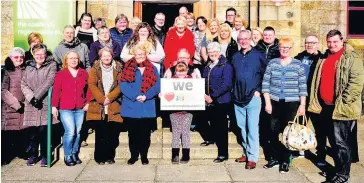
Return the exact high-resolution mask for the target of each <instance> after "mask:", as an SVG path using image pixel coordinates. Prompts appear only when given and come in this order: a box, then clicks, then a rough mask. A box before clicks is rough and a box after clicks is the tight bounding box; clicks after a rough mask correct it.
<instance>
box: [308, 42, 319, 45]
mask: <svg viewBox="0 0 364 183" xmlns="http://www.w3.org/2000/svg"><path fill="white" fill-rule="evenodd" d="M305 44H307V45H314V44H317V42H305Z"/></svg>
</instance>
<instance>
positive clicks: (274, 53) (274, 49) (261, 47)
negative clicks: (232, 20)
mask: <svg viewBox="0 0 364 183" xmlns="http://www.w3.org/2000/svg"><path fill="white" fill-rule="evenodd" d="M254 48H255V49H257V50H258V51H260V52H262V53H264V54H265V58H266V59H267V60H269V61H270V60H272V59H273V58H278V57H280V55H281V54H280V53H279V45H278V39H277V38H276V39H275V40H274V43H273V45H271V46H267V45H266V44H265V43H264V41H263V40H260V41H258V43H257V45H256V46H255V47H254Z"/></svg>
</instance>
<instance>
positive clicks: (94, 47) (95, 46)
mask: <svg viewBox="0 0 364 183" xmlns="http://www.w3.org/2000/svg"><path fill="white" fill-rule="evenodd" d="M102 48H103V46H102V45H101V43H100V41H95V42H93V43H92V44H91V48H90V59H89V60H90V65H91V67H92V66H93V64H94V62H95V61H97V60H99V50H100V49H102ZM112 50H113V52H114V60H117V61H120V53H121V47H120V45H119V43H117V42H115V41H113V42H112Z"/></svg>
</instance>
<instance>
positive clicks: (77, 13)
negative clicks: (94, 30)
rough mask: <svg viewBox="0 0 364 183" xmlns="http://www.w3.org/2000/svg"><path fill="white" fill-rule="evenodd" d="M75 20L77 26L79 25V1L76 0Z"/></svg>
mask: <svg viewBox="0 0 364 183" xmlns="http://www.w3.org/2000/svg"><path fill="white" fill-rule="evenodd" d="M75 19H76V21H75V22H76V23H75V25H76V24H77V21H78V20H77V19H78V0H76V17H75Z"/></svg>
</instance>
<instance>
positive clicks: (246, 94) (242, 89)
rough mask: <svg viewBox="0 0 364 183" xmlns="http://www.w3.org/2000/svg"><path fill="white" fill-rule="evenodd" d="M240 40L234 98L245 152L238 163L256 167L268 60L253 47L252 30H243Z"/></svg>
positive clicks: (236, 60) (235, 65)
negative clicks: (262, 90)
mask: <svg viewBox="0 0 364 183" xmlns="http://www.w3.org/2000/svg"><path fill="white" fill-rule="evenodd" d="M238 43H239V45H240V47H241V49H240V51H239V52H237V53H236V54H235V55H234V56H233V59H232V65H233V67H234V70H235V72H234V73H235V77H234V78H235V80H234V85H233V87H234V89H233V91H234V92H233V101H234V108H235V116H236V121H237V124H238V126H239V127H240V129H241V135H242V146H243V153H242V154H243V155H242V156H241V157H240V158H237V159H236V160H235V162H238V163H245V162H246V165H245V168H246V169H254V168H255V167H256V163H257V162H258V158H259V114H260V110H261V105H262V100H261V98H260V95H261V89H262V79H263V76H264V72H265V68H266V66H267V59H266V58H265V56H264V55H263V54H262V53H260V52H259V51H258V50H256V49H255V48H252V46H251V44H250V43H251V32H250V31H248V30H242V31H240V33H239V35H238Z"/></svg>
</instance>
